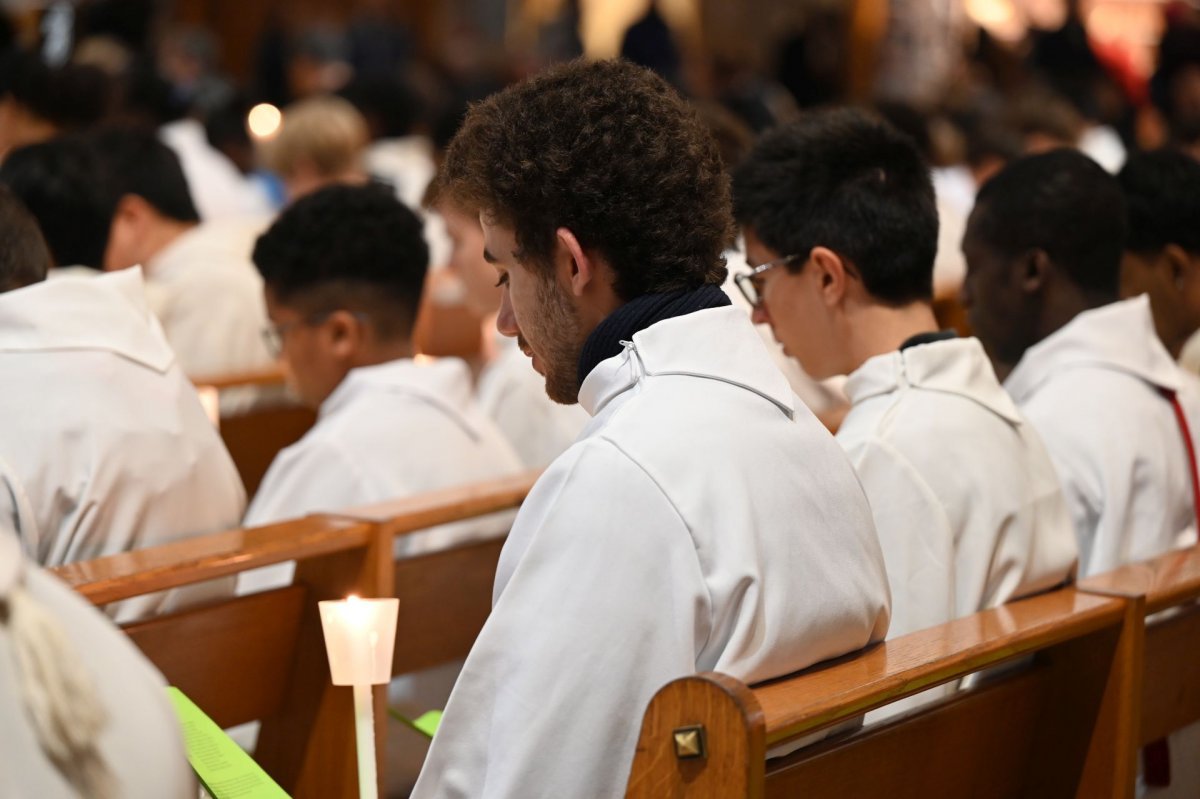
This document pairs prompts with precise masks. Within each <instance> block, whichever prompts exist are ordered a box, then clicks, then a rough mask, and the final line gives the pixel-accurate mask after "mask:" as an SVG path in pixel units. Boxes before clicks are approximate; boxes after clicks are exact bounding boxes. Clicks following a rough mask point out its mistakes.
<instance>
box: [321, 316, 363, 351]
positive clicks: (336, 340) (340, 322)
mask: <svg viewBox="0 0 1200 799" xmlns="http://www.w3.org/2000/svg"><path fill="white" fill-rule="evenodd" d="M368 324H369V323H368V322H365V321H363V320H362V319H360V318H359V317H358V316H355V315H354V314H353V313H351V312H350V311H345V310H342V311H334V312H333V313H331V314H330V315H329V318H328V319H326V320H325V322H324V324H323V325H322V327H323V328H324V334H325V340H326V342H327V343H328V345H329V348H330V350H331V351H332V352H333V354H334V356H336V357H337V358H338V360H340V361H344V362H346V363H352V362H353V361H354V358H355V356H357V355H358V353H359V352H360V351H361V349H362V347H363V343H364V341H363V340H364V338H365V337H366V335H367V329H366V328H367V325H368Z"/></svg>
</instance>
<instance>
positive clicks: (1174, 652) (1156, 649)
mask: <svg viewBox="0 0 1200 799" xmlns="http://www.w3.org/2000/svg"><path fill="white" fill-rule="evenodd" d="M1145 672H1146V679H1145V682H1144V684H1143V686H1142V725H1141V734H1140V736H1139V738H1138V740H1139V743H1142V744H1147V743H1149V742H1151V741H1157V740H1159V739H1160V738H1164V737H1166V736H1167V734H1168V733H1172V732H1175V731H1176V730H1179V729H1182V728H1183V727H1186V726H1187V725H1189V724H1194V723H1196V722H1198V721H1200V607H1196V606H1190V607H1187V608H1182V609H1181V610H1180V611H1178V612H1176V613H1173V614H1170V615H1168V616H1165V617H1163V618H1160V619H1155V620H1154V621H1153V622H1152V623H1150V624H1148V625H1147V627H1146V666H1145Z"/></svg>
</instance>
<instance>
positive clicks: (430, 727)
mask: <svg viewBox="0 0 1200 799" xmlns="http://www.w3.org/2000/svg"><path fill="white" fill-rule="evenodd" d="M388 714H389V715H391V717H392V718H394V719H395V720H396V721H399V722H402V723H404V724H407V725H408V726H409V727H412V728H413V729H414V730H416V731H417V732H419V733H421V734H422V735H424V736H425V737H426V738H433V734H434V733H435V732H437V728H438V725H439V724H441V723H442V711H440V710H430V711H427V712H425V713H422V714H421V716H420V718H418V719H416V720H415V721H414V720H413V719H410V718H406V717H404V716H402V715H400V713H399V712H398V711H397V710H396V709H395V708H393V707H389V708H388Z"/></svg>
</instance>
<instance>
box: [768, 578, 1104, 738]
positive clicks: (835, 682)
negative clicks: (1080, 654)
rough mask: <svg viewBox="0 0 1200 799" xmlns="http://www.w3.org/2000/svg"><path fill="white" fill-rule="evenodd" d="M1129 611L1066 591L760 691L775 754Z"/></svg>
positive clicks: (905, 640)
mask: <svg viewBox="0 0 1200 799" xmlns="http://www.w3.org/2000/svg"><path fill="white" fill-rule="evenodd" d="M1123 608H1124V603H1123V602H1122V601H1119V600H1115V599H1107V598H1105V597H1099V596H1092V595H1087V594H1082V593H1079V592H1077V591H1075V590H1074V589H1070V588H1066V589H1061V590H1058V591H1054V592H1051V593H1048V594H1043V595H1041V596H1036V597H1031V598H1029V599H1023V600H1020V601H1018V602H1013V603H1011V604H1008V605H1005V606H1003V607H999V608H995V609H993V610H988V611H984V612H982V613H977V614H975V615H972V616H968V617H965V618H962V619H957V620H955V621H952V622H950V623H949V624H945V625H942V626H940V627H935V628H932V629H929V630H923V631H920V632H916V633H912V634H910V635H906V636H903V637H901V638H897V639H895V640H893V641H889V642H887V643H886V644H881V645H878V646H876V647H874V648H872V649H870V650H868V651H866V652H864V653H861V654H858V655H855V656H850V657H847V658H843V659H841V660H839V661H834V662H832V663H831V664H822V665H818V666H816V667H814V668H813V669H811V670H808V671H807V672H805V673H802V674H801V675H799V676H797V677H792V678H785V679H783V680H777V681H773V682H770V683H766V684H764V685H762V686H758V687H756V688H755V692H754V693H755V696H756V698H757V699H758V701H759V704H761V705H762V709H763V715H764V717H765V719H766V729H767V746H768V748H770V747H772V746H775V745H776V744H779V743H782V742H784V741H787V740H790V739H794V738H798V737H800V736H802V735H805V734H807V733H810V732H815V731H817V730H820V729H824V728H827V727H830V726H832V725H834V724H837V723H839V722H842V721H845V720H847V719H850V718H853V717H854V716H857V715H859V714H862V713H864V712H866V711H868V710H872V709H874V708H877V707H880V706H882V705H884V704H887V703H889V702H892V701H895V700H897V699H901V698H903V697H906V696H911V695H913V694H916V693H919V692H920V691H922V690H924V689H926V688H931V687H933V686H935V685H940V684H942V683H945V682H949V681H951V680H955V679H959V678H961V677H963V676H965V675H967V674H971V673H973V672H976V671H979V670H981V669H984V668H987V667H989V666H996V665H999V664H1002V663H1005V662H1008V661H1010V660H1013V659H1015V658H1018V657H1021V656H1022V655H1025V654H1028V653H1030V652H1033V651H1035V650H1037V649H1041V648H1045V647H1047V646H1050V645H1052V644H1054V643H1058V642H1061V641H1065V640H1068V639H1071V638H1076V637H1079V636H1082V635H1086V634H1087V633H1089V632H1094V631H1096V630H1099V629H1101V628H1103V627H1106V626H1110V625H1114V624H1117V623H1119V621H1120V620H1121V618H1122V613H1123Z"/></svg>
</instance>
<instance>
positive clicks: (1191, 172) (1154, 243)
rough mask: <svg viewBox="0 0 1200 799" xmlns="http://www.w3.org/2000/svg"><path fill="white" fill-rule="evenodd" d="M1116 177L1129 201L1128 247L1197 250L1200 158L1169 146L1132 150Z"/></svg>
mask: <svg viewBox="0 0 1200 799" xmlns="http://www.w3.org/2000/svg"><path fill="white" fill-rule="evenodd" d="M1117 179H1118V180H1119V181H1120V182H1121V188H1122V189H1124V190H1125V201H1126V202H1127V203H1128V205H1129V241H1128V242H1127V243H1126V248H1127V249H1130V250H1133V251H1135V252H1142V253H1150V252H1158V251H1159V250H1162V249H1163V248H1165V247H1166V246H1167V245H1168V244H1175V245H1178V246H1180V247H1182V248H1183V249H1185V250H1187V251H1188V252H1190V253H1200V161H1197V160H1196V159H1194V158H1191V157H1189V156H1188V155H1186V154H1185V153H1183V152H1181V151H1179V150H1174V149H1163V150H1156V151H1154V152H1149V153H1133V154H1132V155H1130V156H1129V159H1128V160H1127V161H1126V162H1125V166H1124V167H1123V168H1122V169H1121V172H1120V174H1119V175H1117Z"/></svg>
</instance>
